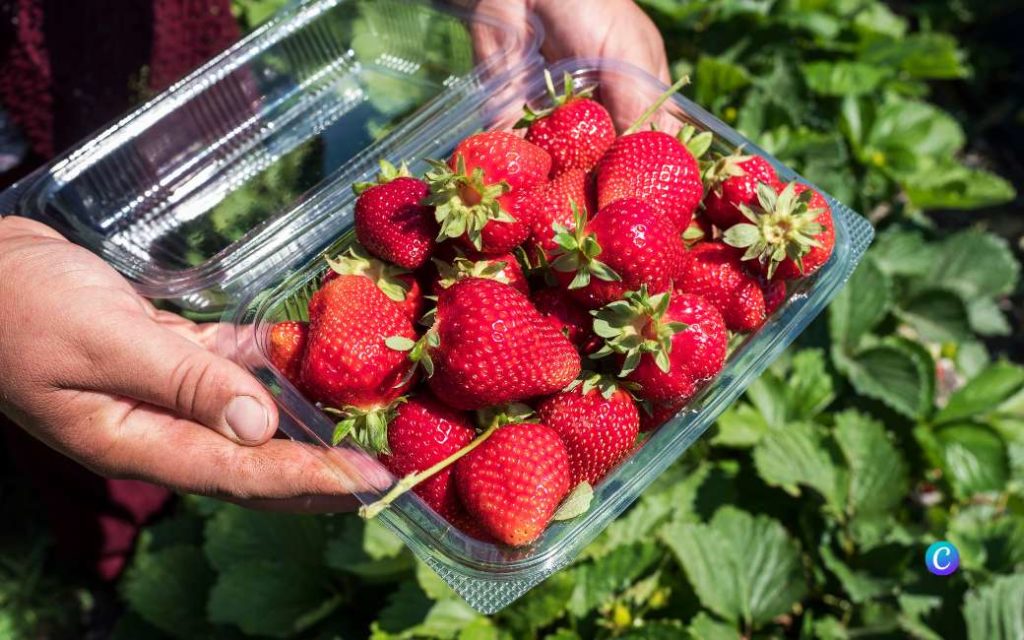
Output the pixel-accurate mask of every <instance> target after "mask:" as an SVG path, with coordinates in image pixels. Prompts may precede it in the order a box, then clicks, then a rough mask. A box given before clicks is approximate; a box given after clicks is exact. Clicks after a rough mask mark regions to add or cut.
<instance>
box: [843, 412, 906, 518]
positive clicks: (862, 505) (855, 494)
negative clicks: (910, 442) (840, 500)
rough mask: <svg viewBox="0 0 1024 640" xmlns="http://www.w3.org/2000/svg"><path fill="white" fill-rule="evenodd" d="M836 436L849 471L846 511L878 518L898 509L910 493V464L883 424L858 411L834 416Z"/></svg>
mask: <svg viewBox="0 0 1024 640" xmlns="http://www.w3.org/2000/svg"><path fill="white" fill-rule="evenodd" d="M835 422H836V426H835V431H834V432H833V435H834V437H835V440H836V444H838V445H839V449H840V451H842V453H843V458H844V459H845V460H846V466H847V468H848V469H849V476H848V477H849V488H848V490H847V491H846V500H847V509H848V511H849V512H850V513H856V514H878V513H884V512H887V511H889V510H890V509H893V508H895V507H896V506H898V505H899V503H900V501H901V500H902V499H903V497H904V496H905V495H906V493H907V490H908V484H909V480H908V475H907V464H906V462H905V461H904V460H903V456H902V455H901V454H900V451H899V449H897V448H896V446H895V445H894V444H893V443H892V441H891V440H890V439H889V437H888V434H887V433H886V431H885V428H884V427H883V426H882V423H880V422H878V421H876V420H871V419H870V418H868V417H867V416H865V415H863V414H861V413H857V412H856V411H844V412H843V413H839V414H836V416H835Z"/></svg>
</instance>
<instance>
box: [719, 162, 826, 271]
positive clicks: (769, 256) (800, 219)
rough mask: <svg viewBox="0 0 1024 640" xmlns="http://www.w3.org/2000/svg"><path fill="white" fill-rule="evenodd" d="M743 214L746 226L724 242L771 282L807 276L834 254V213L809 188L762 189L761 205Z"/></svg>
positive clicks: (794, 185) (733, 231)
mask: <svg viewBox="0 0 1024 640" xmlns="http://www.w3.org/2000/svg"><path fill="white" fill-rule="evenodd" d="M741 210H742V211H743V214H744V216H746V221H744V222H742V223H740V224H736V225H733V226H732V227H730V228H729V229H728V230H726V232H725V234H724V236H723V239H724V240H725V242H726V243H727V244H729V245H731V246H733V247H737V248H740V249H745V250H746V252H745V253H744V254H743V259H744V260H750V261H751V263H752V264H753V265H755V266H756V267H757V268H758V269H759V270H760V271H761V272H762V273H763V274H764V275H765V276H766V277H767V278H768V279H769V280H771V279H772V277H773V276H778V277H779V278H782V279H783V280H792V279H794V278H800V277H803V276H809V275H811V274H812V273H814V272H815V271H817V270H818V269H820V268H821V267H822V265H824V264H825V263H826V262H828V259H829V256H831V255H832V249H833V247H834V245H835V230H834V229H833V223H832V209H831V208H830V207H829V206H828V203H827V202H826V201H825V198H824V197H823V196H822V195H821V194H820V193H818V192H817V191H815V190H813V189H811V188H809V187H807V185H804V184H800V183H799V182H790V183H789V184H787V185H786V186H785V187H783V188H781V189H779V188H778V187H772V186H769V185H765V184H761V185H758V187H757V203H756V204H753V205H751V206H745V205H744V206H742V207H741Z"/></svg>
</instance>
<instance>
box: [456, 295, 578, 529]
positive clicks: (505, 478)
mask: <svg viewBox="0 0 1024 640" xmlns="http://www.w3.org/2000/svg"><path fill="white" fill-rule="evenodd" d="M467 282H472V281H467ZM484 282H486V281H484ZM569 482H570V469H569V454H568V452H567V451H566V449H565V445H564V444H563V443H562V439H561V438H560V437H559V436H558V433H557V432H556V431H555V430H554V429H552V428H551V427H548V426H545V425H543V424H533V423H528V422H527V423H515V424H509V425H506V426H503V427H500V428H499V429H497V430H496V431H495V432H494V433H493V435H491V437H490V438H489V439H487V440H486V441H485V442H483V443H482V444H480V445H479V446H478V447H477V448H476V449H474V450H473V451H471V452H469V453H468V454H466V455H465V456H464V457H463V458H461V459H460V460H459V461H458V462H456V463H455V485H456V487H457V488H458V492H459V497H460V498H461V500H462V503H463V504H464V505H465V507H466V511H467V512H468V513H469V514H470V516H472V517H473V518H475V519H476V520H477V521H479V522H480V524H481V525H482V526H483V528H484V529H485V530H486V531H487V532H488V533H490V534H491V535H493V536H494V537H495V538H496V539H497V540H498V541H500V542H503V543H505V544H509V545H513V546H520V545H525V544H529V543H530V542H533V541H534V540H536V539H537V538H538V537H539V536H540V534H541V533H543V531H544V528H545V527H546V526H547V525H548V523H549V522H550V521H551V517H552V515H554V513H555V510H556V509H557V508H558V505H559V503H561V502H562V499H563V498H565V496H566V495H567V494H568V493H569V489H570V484H569Z"/></svg>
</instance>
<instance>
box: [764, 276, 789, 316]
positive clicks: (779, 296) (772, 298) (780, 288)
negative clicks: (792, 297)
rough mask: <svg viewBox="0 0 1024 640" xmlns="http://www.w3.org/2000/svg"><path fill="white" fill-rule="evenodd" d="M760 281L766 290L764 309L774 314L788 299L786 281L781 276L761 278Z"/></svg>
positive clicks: (767, 312) (769, 313) (768, 313)
mask: <svg viewBox="0 0 1024 640" xmlns="http://www.w3.org/2000/svg"><path fill="white" fill-rule="evenodd" d="M759 282H760V284H761V290H762V291H763V292H764V311H765V313H766V314H767V315H772V314H773V313H775V311H776V310H777V309H778V308H779V307H781V306H782V303H783V302H785V301H786V281H785V280H783V279H781V278H776V279H774V280H767V279H765V278H761V279H760V280H759Z"/></svg>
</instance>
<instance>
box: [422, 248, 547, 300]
mask: <svg viewBox="0 0 1024 640" xmlns="http://www.w3.org/2000/svg"><path fill="white" fill-rule="evenodd" d="M466 278H489V279H491V280H497V281H498V282H503V283H505V284H507V285H511V286H513V287H515V288H516V289H518V290H519V291H522V292H523V293H529V292H530V286H529V284H528V283H527V282H526V275H525V274H524V273H523V268H522V267H521V266H520V265H519V261H518V260H516V257H515V256H514V255H512V254H511V253H506V254H505V255H503V256H485V255H483V254H474V253H473V252H466V254H462V253H459V254H457V256H456V257H455V258H454V259H453V260H452V261H451V262H445V261H442V260H439V259H437V258H435V259H434V272H433V274H432V277H431V279H430V290H431V292H432V293H433V294H434V295H435V296H436V295H438V294H440V293H441V291H442V290H443V289H447V288H448V287H450V286H452V285H453V284H455V283H456V282H458V281H459V280H464V279H466Z"/></svg>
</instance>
